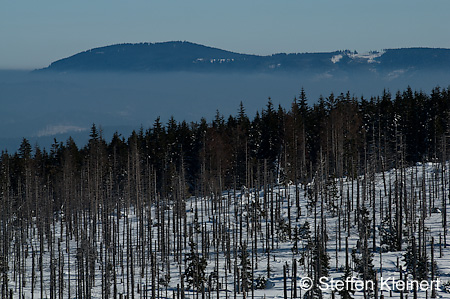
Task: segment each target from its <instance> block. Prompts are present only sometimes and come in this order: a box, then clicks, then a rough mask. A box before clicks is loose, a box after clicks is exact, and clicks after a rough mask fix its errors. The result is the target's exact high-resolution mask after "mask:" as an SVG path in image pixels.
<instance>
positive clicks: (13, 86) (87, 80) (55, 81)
mask: <svg viewBox="0 0 450 299" xmlns="http://www.w3.org/2000/svg"><path fill="white" fill-rule="evenodd" d="M449 84H450V72H439V73H437V72H429V71H427V72H419V71H416V72H410V71H403V70H398V71H394V72H391V73H386V74H378V73H348V72H347V73H344V72H342V73H271V74H268V73H233V74H229V73H228V74H215V73H189V72H177V73H174V72H165V73H145V74H144V73H91V72H90V73H71V74H65V73H51V72H47V73H35V72H25V71H0V102H1V109H0V149H1V150H5V149H6V150H8V151H9V152H14V151H16V150H17V148H18V147H19V144H20V142H21V140H22V138H23V137H25V138H27V139H29V140H30V142H31V144H33V145H34V144H38V145H39V146H41V147H45V148H47V149H48V148H49V147H50V146H51V144H52V143H53V142H54V139H55V138H56V140H57V141H59V142H60V141H63V142H64V141H65V140H66V139H67V138H68V137H69V136H72V137H73V138H74V140H75V141H76V142H77V144H78V145H84V144H85V143H86V142H87V140H88V138H89V130H90V127H91V126H92V124H93V123H95V124H96V125H97V126H100V127H101V128H102V130H103V134H104V137H105V138H106V139H107V140H109V139H110V138H111V136H112V134H113V133H114V132H115V131H117V132H119V133H121V134H122V135H123V136H124V137H125V138H126V137H128V135H129V134H130V133H131V131H132V130H138V129H139V128H140V127H143V128H144V129H147V128H148V127H150V126H151V125H152V124H153V123H154V122H155V119H156V118H157V117H160V118H161V122H163V123H166V122H167V121H168V119H169V118H170V117H171V116H173V117H174V118H175V119H176V120H177V121H182V120H186V121H188V122H190V121H199V120H200V119H201V118H202V117H204V118H206V119H207V120H211V119H212V118H214V116H215V115H216V111H217V110H218V111H219V112H220V113H221V114H223V115H224V116H225V117H227V116H228V115H230V114H232V115H236V113H237V111H238V108H239V104H240V102H241V101H242V102H243V104H244V107H245V109H246V112H247V114H248V115H249V116H250V117H251V118H253V116H254V115H255V113H256V111H261V109H263V108H264V107H265V105H266V104H267V101H268V98H269V97H270V98H271V99H272V101H273V103H274V104H275V105H276V106H278V104H280V105H281V106H282V107H285V108H288V107H289V106H290V105H291V103H292V101H293V100H294V97H296V96H298V95H299V93H300V90H301V88H302V87H303V88H304V89H305V91H306V94H307V97H308V102H309V103H310V104H314V103H315V102H317V100H318V99H319V97H320V96H323V97H324V98H326V97H328V96H329V95H330V93H332V92H333V93H334V94H335V95H339V94H340V93H347V91H349V92H350V94H351V95H352V96H355V97H357V98H360V97H361V96H364V97H365V98H370V97H371V96H380V95H382V93H383V90H384V89H386V90H389V91H390V92H391V93H392V94H393V96H395V93H396V92H397V91H398V90H400V91H402V90H404V89H406V88H407V87H408V86H411V87H412V89H413V90H417V91H420V90H421V91H424V92H426V93H430V92H431V90H432V89H433V88H434V87H436V86H440V87H445V88H447V87H448V85H449Z"/></svg>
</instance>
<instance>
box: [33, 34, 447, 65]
mask: <svg viewBox="0 0 450 299" xmlns="http://www.w3.org/2000/svg"><path fill="white" fill-rule="evenodd" d="M43 70H45V71H56V72H83V71H100V72H103V71H121V72H122V71H126V72H161V71H163V72H171V71H194V72H243V71H244V72H276V71H287V72H290V71H315V72H328V71H330V72H336V71H345V72H348V71H370V72H392V71H395V70H397V71H411V70H413V71H414V70H444V71H449V70H450V49H438V48H403V49H387V50H384V51H381V52H378V51H374V52H370V53H365V54H359V53H356V52H352V51H348V50H346V51H334V52H323V53H294V54H285V53H280V54H273V55H268V56H259V55H249V54H240V53H235V52H230V51H226V50H221V49H217V48H213V47H208V46H204V45H199V44H195V43H191V42H180V41H171V42H162V43H139V44H116V45H110V46H105V47H99V48H95V49H91V50H87V51H84V52H81V53H78V54H75V55H73V56H70V57H67V58H64V59H61V60H58V61H55V62H53V63H51V64H50V66H48V67H47V68H44V69H41V70H39V71H43Z"/></svg>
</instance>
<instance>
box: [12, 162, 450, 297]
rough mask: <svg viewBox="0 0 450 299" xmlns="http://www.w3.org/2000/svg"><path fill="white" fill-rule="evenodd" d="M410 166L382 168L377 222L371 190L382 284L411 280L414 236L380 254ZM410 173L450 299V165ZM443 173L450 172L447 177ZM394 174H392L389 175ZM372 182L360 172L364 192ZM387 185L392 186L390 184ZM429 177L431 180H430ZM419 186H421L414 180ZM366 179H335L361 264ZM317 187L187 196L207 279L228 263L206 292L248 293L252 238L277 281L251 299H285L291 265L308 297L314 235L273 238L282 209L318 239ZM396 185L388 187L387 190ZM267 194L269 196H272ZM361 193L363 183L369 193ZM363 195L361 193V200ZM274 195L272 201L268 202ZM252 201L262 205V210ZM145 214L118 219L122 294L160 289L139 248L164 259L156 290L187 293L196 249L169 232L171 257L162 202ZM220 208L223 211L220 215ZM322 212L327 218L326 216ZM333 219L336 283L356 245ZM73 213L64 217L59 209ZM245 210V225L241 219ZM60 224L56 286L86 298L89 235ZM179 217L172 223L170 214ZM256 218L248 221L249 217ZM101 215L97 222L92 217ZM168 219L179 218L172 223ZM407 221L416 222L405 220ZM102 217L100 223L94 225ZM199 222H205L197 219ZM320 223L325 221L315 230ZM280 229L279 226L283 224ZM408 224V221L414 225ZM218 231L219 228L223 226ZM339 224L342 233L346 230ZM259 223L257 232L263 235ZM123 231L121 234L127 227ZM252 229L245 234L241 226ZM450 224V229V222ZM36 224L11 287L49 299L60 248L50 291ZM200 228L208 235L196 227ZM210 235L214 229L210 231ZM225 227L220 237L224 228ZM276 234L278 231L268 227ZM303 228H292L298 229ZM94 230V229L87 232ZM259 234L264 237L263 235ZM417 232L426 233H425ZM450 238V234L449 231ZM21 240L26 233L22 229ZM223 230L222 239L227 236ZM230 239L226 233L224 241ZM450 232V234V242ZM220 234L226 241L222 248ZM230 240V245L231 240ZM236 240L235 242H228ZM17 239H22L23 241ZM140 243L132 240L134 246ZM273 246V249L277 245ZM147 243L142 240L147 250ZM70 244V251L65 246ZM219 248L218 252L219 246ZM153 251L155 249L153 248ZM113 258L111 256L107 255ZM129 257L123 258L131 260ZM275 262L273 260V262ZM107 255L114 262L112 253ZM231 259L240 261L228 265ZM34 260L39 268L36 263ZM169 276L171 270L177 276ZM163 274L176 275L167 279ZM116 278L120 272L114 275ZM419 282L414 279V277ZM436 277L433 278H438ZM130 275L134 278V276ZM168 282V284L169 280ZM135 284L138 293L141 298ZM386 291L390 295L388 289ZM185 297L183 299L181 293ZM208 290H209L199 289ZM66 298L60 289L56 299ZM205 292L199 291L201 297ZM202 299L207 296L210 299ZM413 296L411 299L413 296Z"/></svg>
mask: <svg viewBox="0 0 450 299" xmlns="http://www.w3.org/2000/svg"><path fill="white" fill-rule="evenodd" d="M400 172H401V171H400V170H390V171H387V172H385V173H384V174H382V173H379V174H375V180H374V184H372V185H371V186H373V187H374V188H367V194H366V197H367V198H366V202H365V204H364V205H365V206H366V207H367V208H368V209H369V216H370V217H369V218H370V219H372V208H373V207H372V206H370V203H369V199H368V198H369V192H372V194H375V209H376V210H375V211H376V213H375V219H376V220H375V228H376V232H375V240H376V249H375V252H374V255H373V265H374V269H375V270H376V272H377V278H378V279H379V280H381V277H383V278H384V279H391V280H399V279H400V267H401V268H402V269H403V273H402V275H403V277H404V275H405V273H406V272H405V262H404V254H405V249H406V248H407V245H408V244H407V242H406V238H407V236H406V235H404V236H403V238H404V242H403V244H402V251H394V252H381V251H380V222H381V221H380V209H381V207H383V211H384V213H385V214H386V213H387V211H388V209H393V206H392V205H391V206H389V204H388V203H389V201H388V196H389V192H391V196H392V192H393V190H394V189H395V178H396V177H398V176H399V175H400ZM403 175H404V177H405V178H406V182H407V183H406V188H405V189H404V190H406V197H407V198H410V197H411V198H415V199H414V200H411V201H412V202H415V204H416V205H415V206H414V208H413V209H412V210H411V218H410V219H411V220H412V221H414V222H415V225H416V227H417V226H418V224H419V219H420V215H421V214H422V209H421V207H420V206H419V204H420V201H419V197H418V196H419V194H421V196H423V193H421V192H423V191H424V190H425V196H426V197H427V202H429V203H431V207H427V210H426V211H427V212H426V219H425V228H426V229H425V232H424V235H425V238H426V248H427V249H426V251H427V254H428V258H430V257H431V240H432V238H434V259H435V263H436V265H437V269H436V276H437V277H435V279H437V278H439V279H440V281H441V287H440V288H439V289H438V290H437V296H438V297H440V298H450V293H446V292H445V291H444V289H445V288H444V287H443V286H442V285H443V284H444V283H447V282H448V281H450V244H449V240H446V242H447V244H444V243H443V242H444V229H443V225H442V221H443V212H444V211H447V210H448V208H449V207H448V206H449V175H448V170H447V169H446V170H445V171H443V170H442V165H440V164H433V163H427V164H424V165H417V166H415V167H410V168H407V169H405V170H404V173H403ZM442 175H444V176H443V177H442ZM383 178H384V180H383ZM363 180H364V178H363V177H360V178H359V183H360V184H359V188H361V184H362V182H363ZM384 182H385V183H386V184H387V185H386V187H385V184H384ZM422 182H424V183H425V184H423V183H422ZM411 183H413V184H411ZM357 186H358V184H357V183H356V181H355V180H354V181H352V180H350V179H347V178H342V179H337V180H336V181H335V187H336V188H337V192H336V193H335V196H336V198H335V200H336V202H337V203H338V210H340V212H339V213H334V214H339V215H340V216H341V217H345V216H344V214H345V213H346V212H345V206H346V204H347V203H348V202H351V203H352V206H353V210H352V211H351V213H350V217H351V218H350V223H351V227H350V233H349V235H348V244H349V253H348V256H349V259H350V260H351V251H352V249H353V248H357V242H358V239H359V233H358V227H357V225H355V220H354V217H355V216H356V215H357V214H356V212H355V209H356V208H355V207H356V200H357V198H356V192H357ZM311 187H312V185H310V186H298V188H296V186H293V185H287V186H286V185H279V186H271V188H273V195H272V194H269V189H268V188H266V190H264V189H262V190H252V189H243V190H230V191H228V192H224V193H223V194H222V196H221V197H220V198H217V197H208V198H194V197H191V198H188V199H186V200H185V212H186V213H187V214H186V220H187V223H186V224H184V223H182V227H181V231H178V234H180V235H182V234H183V233H184V229H185V228H186V232H188V234H192V235H193V240H194V241H196V242H197V245H198V251H199V252H203V250H205V251H208V252H206V257H207V263H208V264H207V267H206V271H205V273H206V279H207V280H211V281H212V282H213V283H214V282H215V280H216V276H214V274H213V275H211V274H212V273H213V272H215V271H216V270H217V267H218V269H219V271H218V272H219V274H218V276H219V282H220V289H219V292H217V291H216V290H213V291H211V292H208V290H207V291H206V293H205V294H206V296H208V295H210V296H211V297H214V298H215V297H216V296H217V294H219V296H220V298H234V297H235V296H236V297H237V298H243V297H244V296H245V294H243V293H242V292H240V293H238V294H235V292H234V291H235V289H236V287H237V286H236V285H235V283H234V279H233V273H234V272H235V269H236V267H239V250H237V251H236V249H239V245H240V244H241V239H242V242H245V243H247V244H248V250H249V256H250V258H251V257H252V253H251V251H250V250H251V249H252V247H256V248H257V250H256V253H255V254H254V256H253V257H254V263H253V271H254V278H255V279H257V278H258V277H262V276H264V277H265V278H267V283H266V288H265V289H255V290H254V291H253V293H252V291H251V290H250V291H249V292H248V293H247V294H246V297H250V296H251V297H254V298H284V278H283V277H284V275H283V267H284V266H286V265H287V271H286V277H287V280H286V284H287V296H288V297H289V298H292V297H293V285H294V284H293V281H294V280H296V281H297V297H301V298H303V296H304V294H305V290H301V288H300V284H301V283H303V282H305V279H306V277H307V276H308V271H307V269H308V267H309V266H310V264H309V258H308V255H307V254H306V252H307V251H306V250H305V248H304V247H305V245H306V244H305V243H306V242H305V241H304V240H303V241H302V240H300V241H299V242H298V253H296V254H294V253H293V250H291V249H292V248H293V245H294V241H293V240H292V239H291V240H289V236H287V235H284V236H283V235H280V234H277V235H276V236H274V239H273V240H272V238H271V235H270V228H271V222H270V216H271V215H270V214H271V213H272V212H273V213H274V214H276V213H277V211H279V213H280V215H281V219H282V221H284V224H289V223H290V225H291V228H294V227H300V226H302V225H303V224H304V223H305V222H306V221H307V222H308V223H309V224H310V228H311V235H312V236H314V234H315V232H316V228H317V227H319V225H320V223H321V219H320V215H321V210H320V209H321V206H320V196H321V195H319V201H318V202H317V204H316V206H315V208H314V207H311V206H309V207H308V189H309V188H311ZM296 191H297V192H299V203H300V211H299V210H297V208H296V196H295V195H296ZM385 191H386V193H385ZM264 192H266V197H265V194H264ZM360 192H361V189H360ZM352 195H353V197H352ZM271 196H273V197H275V198H279V201H278V202H279V207H278V208H279V210H277V207H276V206H271V205H270V204H268V200H269V199H270V197H271ZM363 197H364V195H362V194H360V198H359V200H360V201H361V202H362V200H363ZM265 198H266V200H265ZM443 200H444V201H445V202H446V205H447V209H444V208H443V206H442V202H443ZM166 204H167V206H166V209H165V212H164V215H165V216H164V220H163V221H162V222H163V223H165V224H164V225H165V227H166V228H167V229H172V221H173V219H174V218H173V217H172V216H173V213H174V212H175V206H174V204H173V203H171V202H167V203H166ZM252 207H259V208H256V209H253V208H252ZM144 211H145V213H144V214H142V215H140V216H139V217H143V220H144V221H143V222H142V221H141V224H142V223H144V226H143V227H141V226H139V223H140V218H139V217H138V214H139V213H138V209H137V208H136V207H131V208H130V209H127V210H123V211H120V213H121V215H122V217H120V219H117V214H118V213H117V211H116V213H112V214H110V215H108V218H109V219H110V220H112V221H111V223H115V226H114V230H115V231H114V234H115V236H117V238H118V242H117V243H118V244H121V245H120V246H119V248H115V249H116V251H117V252H116V258H117V259H119V260H117V261H116V263H117V266H116V267H115V268H114V269H113V271H114V273H115V275H116V287H117V290H116V291H117V294H127V293H128V294H129V295H130V297H129V298H133V297H134V298H151V295H152V286H151V284H152V275H151V261H150V260H149V259H146V261H147V262H146V263H145V265H144V266H142V262H141V259H140V258H139V257H140V255H139V254H138V252H140V250H142V248H143V250H144V254H145V256H152V254H154V255H155V257H156V263H157V265H158V269H159V271H158V273H157V277H155V279H154V281H155V282H158V281H159V282H160V283H159V284H158V285H157V287H159V289H158V290H156V291H155V296H157V297H161V298H166V297H168V298H181V293H182V292H181V290H180V288H181V275H180V274H182V273H184V271H185V267H186V263H185V258H186V254H188V253H189V252H190V247H189V246H187V247H184V249H183V251H182V252H181V257H180V256H178V254H175V251H174V249H175V248H176V246H175V243H176V242H177V241H180V242H181V241H182V239H181V238H180V239H179V238H178V237H179V235H177V236H175V235H174V234H173V233H171V234H169V236H168V237H167V238H168V239H167V244H166V245H165V246H168V247H169V249H168V252H169V255H167V256H164V257H163V256H162V253H161V251H160V250H159V251H158V248H159V245H157V243H156V242H157V241H156V240H157V236H158V232H161V227H162V223H158V217H157V215H156V211H157V206H156V204H155V202H153V204H152V205H151V207H146V208H144ZM195 211H197V219H196V217H195V214H196V213H195ZM219 211H220V213H219ZM314 214H316V215H318V217H317V218H315V217H314ZM323 215H324V217H325V219H324V223H325V224H326V229H327V235H328V241H327V242H326V246H327V253H328V255H329V258H330V274H329V279H336V280H338V279H341V278H342V277H343V275H344V271H343V270H344V268H345V260H346V251H345V243H346V240H345V239H346V237H347V232H346V231H345V229H344V227H342V222H341V227H340V226H339V223H338V219H339V218H338V217H339V216H338V215H333V214H332V212H331V211H330V209H327V208H324V213H323ZM59 216H63V215H59ZM241 216H243V217H242V219H243V221H242V223H240V219H241ZM252 217H257V218H258V219H259V220H260V221H258V223H259V224H258V225H256V226H255V225H254V222H252V220H251V218H252ZM55 219H56V221H55V222H54V224H53V226H52V227H51V231H53V236H54V238H53V261H54V263H53V264H54V266H55V267H56V270H55V271H56V272H54V273H56V278H55V279H56V288H57V290H56V291H58V290H59V289H60V288H61V289H62V290H63V294H64V296H63V298H69V294H70V298H84V297H82V296H81V295H80V294H78V290H77V279H78V276H79V275H80V268H79V265H78V263H77V258H76V256H77V252H79V250H80V249H84V250H87V248H83V245H82V243H81V241H78V242H77V241H76V238H75V237H74V236H73V235H71V234H70V233H69V234H66V233H67V231H66V229H67V228H66V226H65V223H64V222H63V223H62V222H61V221H62V220H61V219H64V217H56V218H55ZM168 219H171V220H168ZM247 220H248V221H247ZM90 221H92V220H90ZM167 221H171V222H170V223H167ZM404 221H406V220H404ZM91 223H92V222H91ZM197 223H198V224H197ZM315 224H316V227H315ZM275 226H276V225H275ZM95 227H96V229H97V231H96V234H95V238H96V242H94V244H95V245H96V247H91V249H92V250H94V251H95V254H94V256H95V257H96V258H95V276H94V277H93V282H92V283H93V284H92V298H105V296H104V294H102V293H104V292H102V289H103V286H102V274H103V273H104V271H105V269H106V268H107V265H104V264H102V258H101V257H102V256H103V255H104V254H108V256H109V258H110V260H111V261H112V256H113V254H112V253H111V252H109V253H107V251H106V250H105V247H104V244H103V243H102V233H103V223H102V222H101V221H97V223H96V224H95ZM404 227H406V223H405V225H404ZM213 228H215V231H216V233H214V232H213ZM339 228H340V229H341V234H340V235H339ZM140 229H144V233H145V234H147V235H149V234H150V233H151V235H152V238H153V239H151V240H153V242H154V243H153V244H148V243H147V242H146V241H145V240H144V244H141V243H140V242H138V238H137V234H138V233H139V231H140ZM255 229H256V232H255ZM117 230H118V231H117ZM241 230H242V236H241V235H240V234H239V232H240V231H241ZM447 230H448V228H447ZM36 231H37V229H36V222H34V223H33V224H32V226H31V229H30V230H29V235H28V236H24V238H25V239H26V242H25V243H24V244H25V245H24V247H23V248H22V250H21V251H20V252H21V255H22V257H23V258H25V259H24V260H22V263H23V264H22V266H20V265H18V262H15V261H18V259H16V256H15V254H16V252H17V251H16V250H13V248H14V245H12V247H11V251H10V252H11V256H10V258H9V275H8V276H9V277H8V278H9V283H8V289H10V290H12V294H13V296H14V298H19V296H20V295H23V298H32V295H33V297H34V298H40V297H41V291H42V294H43V298H50V277H51V274H50V273H51V263H50V256H51V252H50V246H49V245H50V244H47V243H45V246H44V247H43V250H44V253H43V261H42V262H43V263H42V272H43V273H42V277H43V281H42V285H43V289H42V290H41V278H40V277H41V273H40V271H39V266H38V264H39V263H38V258H39V254H40V252H39V250H40V243H39V237H38V235H37V233H36ZM127 231H128V232H130V233H131V235H132V238H131V239H130V240H127V234H126V232H127ZM195 231H198V233H195ZM202 231H203V232H204V233H202ZM219 231H220V234H219V233H218V232H219ZM266 232H269V235H268V234H267V233H266ZM292 232H293V231H291V234H292ZM86 233H87V235H89V234H90V233H91V232H90V231H89V230H88V231H86ZM255 235H256V236H257V239H256V241H255ZM415 235H417V233H415ZM446 235H448V231H447V232H446ZM17 236H19V233H18V232H17ZM219 236H221V237H220V238H219ZM224 236H225V237H224ZM448 238H449V237H448V236H447V239H448ZM217 240H219V241H220V242H219V246H215V244H217V243H216V242H217ZM223 240H225V243H222V241H223ZM226 240H228V241H226ZM15 241H18V240H17V239H14V240H13V244H14V242H15ZM127 241H128V242H130V245H131V246H127V245H128V243H127ZM227 242H228V243H229V245H230V247H229V248H231V252H230V256H229V257H227ZM272 242H273V249H271V250H269V252H267V244H269V246H270V247H272ZM202 244H203V245H204V244H209V246H208V248H209V249H208V250H206V248H203V247H202ZM368 244H369V247H372V235H371V236H370V237H369V238H368ZM141 245H142V246H141ZM58 246H60V249H61V250H58ZM130 248H132V250H133V256H134V257H135V259H134V261H131V260H128V259H127V258H126V257H127V250H130ZM217 248H218V249H217ZM149 251H151V254H150V253H149ZM103 257H104V256H103ZM122 258H123V259H122ZM268 259H269V261H268ZM294 259H296V260H297V275H296V277H292V276H293V273H294V271H293V269H292V266H293V260H294ZM103 260H106V259H105V258H103ZM227 260H228V261H230V263H228V262H227ZM128 263H133V265H134V266H133V273H130V271H129V270H130V269H129V267H127V264H128ZM33 264H34V265H33ZM268 265H269V267H270V275H269V276H268V273H267V268H268ZM15 267H16V269H19V268H21V269H22V271H25V272H24V278H25V281H21V280H20V275H16V276H14V269H15ZM59 269H63V272H62V274H63V275H62V280H61V281H60V280H59V274H58V273H59ZM33 272H34V279H32V274H33ZM167 274H169V276H170V279H168V277H167ZM131 275H133V276H134V285H133V288H132V286H131V285H127V277H128V278H129V277H130V276H131ZM352 275H353V276H354V277H355V279H360V278H359V276H358V273H356V272H353V273H352ZM163 277H166V279H165V282H166V283H164V279H163ZM110 279H111V280H112V276H111V277H110ZM408 279H411V276H410V275H409V276H408ZM429 279H431V277H429ZM32 280H33V281H34V283H35V285H34V294H32V293H31V290H32V284H31V282H32ZM128 281H131V280H130V279H128ZM167 281H168V282H167ZM184 287H185V289H186V290H185V292H184V294H185V296H186V298H194V297H195V296H196V295H195V294H194V293H195V292H193V291H192V290H189V289H188V287H187V284H186V282H184ZM132 289H133V291H134V293H133V294H132ZM406 294H408V298H413V293H412V292H410V293H407V292H405V294H404V295H406ZM379 295H381V293H379ZM383 295H384V297H385V298H391V297H392V298H401V292H399V291H397V290H393V291H392V292H389V291H384V292H383ZM430 295H431V294H430V293H429V292H425V291H420V292H419V293H418V298H430ZM178 296H180V297H178ZM199 296H201V295H199ZM352 296H353V298H364V293H363V292H362V291H360V292H356V293H355V294H354V295H352ZM56 297H57V295H55V298H56ZM109 297H113V286H112V284H111V293H110V296H109ZM195 298H197V297H195ZM200 298H201V297H200ZM324 298H332V295H331V291H330V290H329V289H328V290H324ZM335 298H340V296H339V295H337V294H336V295H335ZM403 298H406V297H403Z"/></svg>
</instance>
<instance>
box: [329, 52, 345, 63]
mask: <svg viewBox="0 0 450 299" xmlns="http://www.w3.org/2000/svg"><path fill="white" fill-rule="evenodd" d="M342 57H344V56H343V55H342V54H338V55H334V56H333V57H331V62H332V63H337V62H339V61H340V60H341V59H342Z"/></svg>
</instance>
